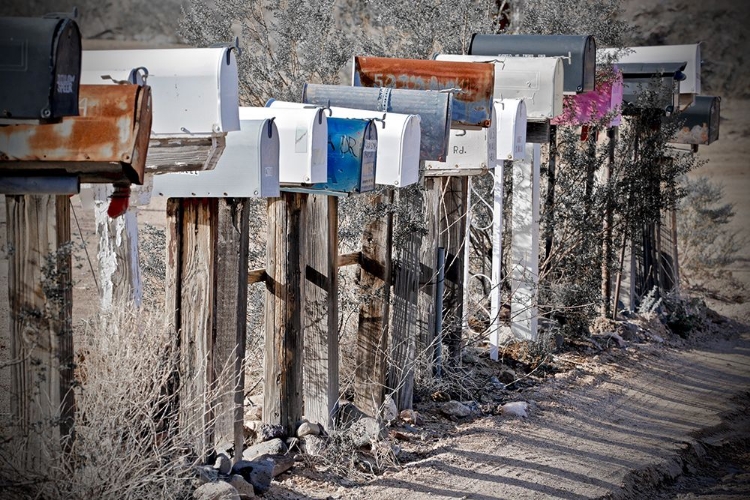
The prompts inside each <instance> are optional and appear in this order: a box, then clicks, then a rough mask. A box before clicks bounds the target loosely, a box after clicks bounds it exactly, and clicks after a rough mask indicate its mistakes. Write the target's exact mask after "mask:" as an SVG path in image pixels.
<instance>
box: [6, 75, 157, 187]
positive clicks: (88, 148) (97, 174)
mask: <svg viewBox="0 0 750 500" xmlns="http://www.w3.org/2000/svg"><path fill="white" fill-rule="evenodd" d="M150 130H151V89H150V88H149V87H148V86H140V85H116V86H112V85H81V87H80V109H79V116H69V117H65V118H63V119H62V121H61V122H60V123H53V124H46V125H27V124H24V125H8V126H4V127H0V173H2V174H6V175H8V174H10V175H15V176H19V177H35V176H48V175H50V176H55V175H74V176H77V177H78V178H79V180H80V181H81V182H94V183H114V182H131V183H135V184H142V183H143V175H144V170H145V164H146V153H147V151H148V142H149V140H148V138H149V131H150Z"/></svg>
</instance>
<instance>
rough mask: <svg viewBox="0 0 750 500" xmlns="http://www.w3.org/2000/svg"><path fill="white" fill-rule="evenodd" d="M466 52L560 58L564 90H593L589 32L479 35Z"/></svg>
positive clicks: (592, 51)
mask: <svg viewBox="0 0 750 500" xmlns="http://www.w3.org/2000/svg"><path fill="white" fill-rule="evenodd" d="M469 54H470V55H477V56H521V57H561V58H563V61H564V67H565V70H564V75H563V91H564V92H565V93H566V94H579V93H581V92H591V91H592V90H594V80H595V77H596V41H595V40H594V37H593V36H591V35H482V34H479V33H475V34H474V35H472V37H471V44H470V45H469Z"/></svg>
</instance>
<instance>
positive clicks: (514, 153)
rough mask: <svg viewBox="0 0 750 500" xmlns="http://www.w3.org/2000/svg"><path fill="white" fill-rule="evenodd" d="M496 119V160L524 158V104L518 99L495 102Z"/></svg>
mask: <svg viewBox="0 0 750 500" xmlns="http://www.w3.org/2000/svg"><path fill="white" fill-rule="evenodd" d="M495 116H496V117H497V150H496V156H497V160H498V161H499V160H523V159H524V158H525V157H526V154H525V151H526V104H525V101H523V100H520V99H503V100H502V101H498V100H496V101H495Z"/></svg>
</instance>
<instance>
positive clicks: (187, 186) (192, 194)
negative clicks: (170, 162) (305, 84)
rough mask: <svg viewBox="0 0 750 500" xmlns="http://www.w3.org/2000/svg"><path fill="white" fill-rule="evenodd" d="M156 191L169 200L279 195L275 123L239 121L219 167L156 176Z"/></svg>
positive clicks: (227, 143) (227, 140) (229, 139)
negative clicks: (238, 126)
mask: <svg viewBox="0 0 750 500" xmlns="http://www.w3.org/2000/svg"><path fill="white" fill-rule="evenodd" d="M153 192H154V193H156V194H158V195H159V196H165V197H168V198H204V197H205V198H258V197H260V198H268V197H273V196H279V132H278V130H277V129H276V125H275V124H274V120H272V119H260V120H240V130H237V131H234V132H229V133H228V134H227V138H226V147H225V148H224V153H223V154H222V155H221V158H219V161H218V163H217V164H216V168H214V169H213V170H207V171H196V172H171V173H164V174H156V175H154V187H153Z"/></svg>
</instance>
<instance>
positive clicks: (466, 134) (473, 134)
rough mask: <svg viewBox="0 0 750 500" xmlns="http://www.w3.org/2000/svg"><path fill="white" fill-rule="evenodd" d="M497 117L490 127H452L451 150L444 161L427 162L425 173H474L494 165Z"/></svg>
mask: <svg viewBox="0 0 750 500" xmlns="http://www.w3.org/2000/svg"><path fill="white" fill-rule="evenodd" d="M494 120H495V118H494V117H493V122H492V126H491V127H490V128H481V129H474V130H465V129H451V139H450V151H449V152H448V158H447V159H446V160H445V161H444V162H439V161H428V162H425V175H436V176H440V175H474V174H477V173H480V172H482V171H485V170H487V169H488V168H492V167H494V159H495V154H494V151H495V144H491V143H490V138H491V139H492V142H493V143H494V138H495V137H496V134H495V121H494Z"/></svg>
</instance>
